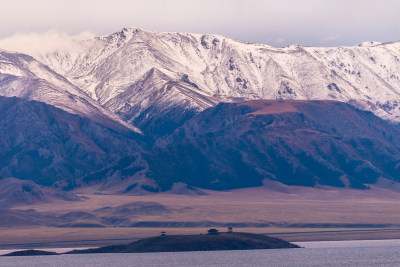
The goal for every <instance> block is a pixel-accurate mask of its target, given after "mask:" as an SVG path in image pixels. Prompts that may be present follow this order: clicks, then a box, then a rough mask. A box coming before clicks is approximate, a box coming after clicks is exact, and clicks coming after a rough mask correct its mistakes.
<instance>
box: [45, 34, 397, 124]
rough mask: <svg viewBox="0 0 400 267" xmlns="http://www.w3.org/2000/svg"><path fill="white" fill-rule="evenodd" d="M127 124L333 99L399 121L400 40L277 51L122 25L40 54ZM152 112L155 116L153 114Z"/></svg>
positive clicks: (51, 65)
mask: <svg viewBox="0 0 400 267" xmlns="http://www.w3.org/2000/svg"><path fill="white" fill-rule="evenodd" d="M37 58H38V60H40V61H41V62H43V63H44V64H46V65H47V66H49V67H50V68H51V69H53V70H54V71H56V72H57V73H59V74H61V75H63V76H64V77H65V78H66V79H67V80H68V81H69V82H71V83H72V84H74V85H75V86H76V87H78V88H80V89H82V90H83V91H84V92H85V93H86V94H88V95H89V96H91V97H92V98H93V99H94V100H96V101H98V102H99V103H100V104H102V105H103V106H104V107H106V108H108V109H110V110H111V111H112V112H115V113H117V114H119V115H120V116H122V118H124V120H125V121H128V122H130V123H133V124H135V123H136V124H141V123H142V121H141V120H139V121H137V118H140V117H146V118H147V119H150V118H151V110H152V109H153V108H155V107H157V113H159V111H165V110H171V109H173V108H174V107H177V106H178V107H183V110H187V109H191V110H197V111H200V110H202V109H204V108H207V107H210V106H214V105H215V104H216V103H218V102H221V101H224V102H235V101H239V100H244V99H245V100H249V99H309V100H315V99H331V100H338V101H342V102H349V103H351V104H353V105H355V106H357V107H360V108H363V109H367V110H370V111H373V112H374V113H375V114H376V115H378V116H381V117H383V118H386V119H390V120H393V121H400V109H399V106H398V105H399V102H400V78H399V73H400V43H399V42H395V43H386V44H380V43H376V42H366V43H363V44H360V45H358V46H354V47H302V46H300V45H291V46H288V47H284V48H277V47H272V46H268V45H263V44H252V43H245V42H241V41H237V40H233V39H230V38H227V37H223V36H219V35H200V34H188V33H163V32H152V31H146V30H142V29H137V28H125V29H123V30H122V31H121V32H118V33H114V34H112V35H110V36H103V37H98V38H94V39H90V40H86V41H81V42H80V44H79V46H77V47H75V48H71V49H69V50H59V51H57V52H55V53H49V54H44V55H39V56H37ZM153 113H154V111H153Z"/></svg>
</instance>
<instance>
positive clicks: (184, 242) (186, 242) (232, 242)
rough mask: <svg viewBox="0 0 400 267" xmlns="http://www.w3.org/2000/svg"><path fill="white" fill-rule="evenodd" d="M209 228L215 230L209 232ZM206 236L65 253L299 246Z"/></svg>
mask: <svg viewBox="0 0 400 267" xmlns="http://www.w3.org/2000/svg"><path fill="white" fill-rule="evenodd" d="M210 230H212V231H211V232H210ZM210 230H209V233H208V234H204V235H166V234H165V233H162V234H161V235H160V236H157V237H149V238H143V239H140V240H138V241H135V242H133V243H130V244H127V245H114V246H105V247H100V248H95V249H85V250H73V251H70V252H67V253H66V254H84V253H143V252H180V251H211V250H248V249H278V248H299V246H297V245H294V244H291V243H289V242H286V241H284V240H282V239H278V238H274V237H269V236H266V235H261V234H251V233H234V232H225V233H219V232H218V231H216V232H214V231H213V230H214V229H210Z"/></svg>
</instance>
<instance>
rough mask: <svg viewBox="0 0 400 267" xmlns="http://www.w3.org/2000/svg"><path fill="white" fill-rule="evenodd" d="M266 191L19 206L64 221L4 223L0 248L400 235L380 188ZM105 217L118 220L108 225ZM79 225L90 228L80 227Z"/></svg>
mask: <svg viewBox="0 0 400 267" xmlns="http://www.w3.org/2000/svg"><path fill="white" fill-rule="evenodd" d="M268 188H270V189H266V187H261V188H250V189H240V190H234V191H230V192H213V191H206V193H207V194H208V195H204V196H187V195H174V194H169V193H162V194H149V195H144V196H127V195H111V194H110V195H108V194H95V193H94V192H91V193H86V194H82V193H81V194H80V195H81V196H84V197H86V199H85V200H83V201H79V202H65V201H62V202H53V203H44V204H36V205H34V206H32V205H27V206H18V207H15V208H13V210H27V209H34V210H36V211H37V212H38V213H40V214H42V215H46V216H49V218H50V217H54V218H63V219H64V220H66V218H69V220H70V222H69V224H64V225H56V226H49V225H47V226H29V225H25V226H24V225H20V226H14V225H12V224H11V223H10V225H9V227H1V228H0V249H11V248H39V247H80V246H83V247H90V246H101V245H109V244H121V243H129V242H131V241H134V240H136V239H138V238H143V237H148V236H154V235H159V234H160V232H161V231H166V232H167V234H197V233H205V232H206V230H207V229H209V228H217V229H219V230H220V231H226V229H227V226H229V225H232V226H234V228H233V229H234V231H241V232H252V233H265V234H268V235H271V236H274V237H278V238H282V239H284V240H287V241H314V240H315V241H317V240H355V239H364V240H368V239H396V238H400V193H397V192H394V191H391V190H388V189H380V188H373V189H372V190H366V191H361V190H351V189H340V190H339V189H333V188H321V189H312V188H303V187H285V186H282V185H269V186H268ZM271 188H273V190H271ZM78 193H79V192H78ZM78 193H77V194H78ZM81 212H83V213H84V215H85V216H80V215H79V214H81ZM68 213H70V214H69V215H68V216H65V214H68ZM74 216H75V217H74ZM79 216H80V217H79ZM104 218H108V219H107V220H106V219H104ZM110 218H113V220H114V221H118V219H119V220H120V222H124V223H123V224H121V223H119V225H118V223H114V224H113V223H112V220H111V219H110ZM85 223H86V224H87V225H95V226H96V227H83V226H84V225H85ZM61 226H62V227H61Z"/></svg>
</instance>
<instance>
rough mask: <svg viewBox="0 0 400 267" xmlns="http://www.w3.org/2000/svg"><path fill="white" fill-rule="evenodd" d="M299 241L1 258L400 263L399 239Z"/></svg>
mask: <svg viewBox="0 0 400 267" xmlns="http://www.w3.org/2000/svg"><path fill="white" fill-rule="evenodd" d="M297 244H299V245H300V246H302V247H304V248H301V249H278V250H247V251H243V250H242V251H209V252H170V253H143V254H86V255H60V256H35V257H0V266H1V267H5V266H32V267H36V266H41V267H42V266H57V267H62V266H72V267H75V266H79V267H83V266H112V267H118V266H342V267H343V266H400V257H399V255H400V240H375V241H329V242H298V243H297Z"/></svg>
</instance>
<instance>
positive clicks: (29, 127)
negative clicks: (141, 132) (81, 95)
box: [0, 97, 142, 185]
mask: <svg viewBox="0 0 400 267" xmlns="http://www.w3.org/2000/svg"><path fill="white" fill-rule="evenodd" d="M0 114H1V116H0V136H1V139H0V177H1V178H5V177H15V178H18V179H22V180H33V181H35V182H36V183H38V184H41V185H52V184H53V183H54V182H56V181H60V180H62V181H74V180H76V179H77V178H79V177H81V176H83V175H87V174H89V173H91V172H93V171H95V170H98V169H100V168H103V167H104V166H107V165H109V164H111V163H112V162H114V161H117V160H119V159H121V158H122V157H123V156H133V157H134V155H135V153H137V152H140V151H141V150H142V149H141V147H140V146H139V145H138V144H137V143H136V141H135V139H137V138H138V135H136V134H135V133H129V134H127V133H126V132H125V131H124V133H118V132H116V131H115V130H112V129H110V128H106V127H104V126H102V125H100V124H97V123H95V122H93V121H91V120H89V119H87V118H81V117H79V116H77V115H73V114H70V113H67V112H65V111H62V110H60V109H58V108H54V107H52V106H50V105H47V104H44V103H41V102H36V101H25V100H22V99H18V98H5V97H0Z"/></svg>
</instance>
